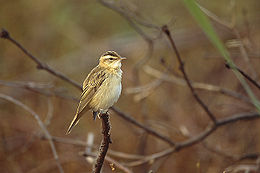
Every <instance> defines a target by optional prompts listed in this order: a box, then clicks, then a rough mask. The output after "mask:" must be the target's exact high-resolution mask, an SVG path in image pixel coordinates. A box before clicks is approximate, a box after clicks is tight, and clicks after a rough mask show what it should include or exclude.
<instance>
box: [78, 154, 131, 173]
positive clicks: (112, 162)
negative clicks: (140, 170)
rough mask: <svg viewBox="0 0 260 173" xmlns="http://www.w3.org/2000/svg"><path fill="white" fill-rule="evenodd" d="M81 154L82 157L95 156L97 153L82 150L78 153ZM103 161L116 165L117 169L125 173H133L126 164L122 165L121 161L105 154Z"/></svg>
mask: <svg viewBox="0 0 260 173" xmlns="http://www.w3.org/2000/svg"><path fill="white" fill-rule="evenodd" d="M80 154H81V155H82V156H84V157H86V158H87V157H89V156H90V157H96V156H97V155H96V154H94V153H92V152H83V153H80ZM105 161H107V162H109V163H111V164H113V165H114V166H116V167H117V168H118V169H120V170H122V171H124V172H125V173H133V172H132V171H131V170H130V169H129V168H127V167H126V166H124V165H122V164H121V163H119V162H118V161H116V160H115V159H112V158H111V157H109V156H106V157H105Z"/></svg>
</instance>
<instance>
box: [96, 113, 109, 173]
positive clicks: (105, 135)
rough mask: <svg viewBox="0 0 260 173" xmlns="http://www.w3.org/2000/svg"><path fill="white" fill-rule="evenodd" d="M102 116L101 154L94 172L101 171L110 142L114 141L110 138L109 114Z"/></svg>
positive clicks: (98, 172)
mask: <svg viewBox="0 0 260 173" xmlns="http://www.w3.org/2000/svg"><path fill="white" fill-rule="evenodd" d="M100 118H101V120H102V134H103V140H102V143H101V145H100V148H99V154H98V157H97V160H96V163H95V165H94V168H93V173H100V171H101V168H102V165H103V162H104V160H105V157H106V154H107V150H108V148H109V144H110V143H112V141H111V139H110V132H109V131H110V122H109V115H108V114H107V113H105V114H102V115H101V116H100Z"/></svg>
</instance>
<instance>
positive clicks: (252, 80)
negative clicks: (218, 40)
mask: <svg viewBox="0 0 260 173" xmlns="http://www.w3.org/2000/svg"><path fill="white" fill-rule="evenodd" d="M226 67H227V68H228V69H230V67H229V65H228V64H226ZM236 69H237V71H239V73H240V74H241V75H243V76H244V77H245V78H246V79H247V80H248V81H249V82H251V83H252V84H253V85H254V86H256V87H257V88H258V89H259V90H260V84H259V83H257V81H255V80H254V79H252V78H251V77H250V76H249V75H248V74H246V73H245V72H244V71H243V70H241V69H240V68H238V67H236Z"/></svg>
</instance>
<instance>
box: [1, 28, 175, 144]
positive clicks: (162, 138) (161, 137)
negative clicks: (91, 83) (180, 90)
mask: <svg viewBox="0 0 260 173" xmlns="http://www.w3.org/2000/svg"><path fill="white" fill-rule="evenodd" d="M0 37H1V38H7V39H8V38H10V36H9V33H8V32H7V31H6V30H3V31H2V32H1V33H0ZM12 40H13V41H11V42H12V43H13V44H15V45H16V46H18V45H19V46H18V47H19V48H20V47H21V49H22V50H24V51H23V52H24V53H25V54H26V55H28V54H27V52H28V51H27V50H26V49H25V48H23V46H22V45H20V44H19V43H18V42H17V41H16V40H14V39H13V38H12ZM28 56H29V57H30V56H32V57H33V58H34V59H36V62H39V63H40V64H43V63H42V62H41V61H40V60H39V59H38V58H36V57H35V56H33V55H31V54H29V55H28ZM31 59H32V58H31ZM43 70H46V71H47V72H49V73H51V74H53V75H54V76H56V77H58V78H60V79H62V80H64V81H66V82H68V83H70V84H71V85H73V86H74V87H76V88H78V89H80V90H81V86H80V84H78V83H76V84H75V83H74V82H71V81H73V80H71V79H69V78H68V77H65V76H64V75H63V77H62V76H60V75H55V74H56V71H55V70H54V69H52V68H50V67H48V69H46V68H43ZM41 94H42V93H41ZM112 110H114V111H115V112H116V113H118V115H119V116H121V117H122V118H123V119H125V120H127V121H129V122H130V123H132V124H134V125H136V126H138V127H139V128H142V129H144V130H145V131H146V132H148V133H149V134H151V135H153V136H155V137H157V138H159V139H161V140H164V141H166V142H167V143H169V144H171V145H174V142H173V141H171V140H170V139H168V138H166V137H164V136H163V135H160V134H159V133H157V132H156V131H155V130H152V129H150V128H148V127H145V126H144V125H143V124H141V123H139V122H137V121H136V120H134V119H133V118H132V117H130V116H128V115H127V114H125V113H123V112H122V111H119V110H118V109H117V108H116V107H112Z"/></svg>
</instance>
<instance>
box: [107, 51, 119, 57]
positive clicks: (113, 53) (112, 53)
mask: <svg viewBox="0 0 260 173" xmlns="http://www.w3.org/2000/svg"><path fill="white" fill-rule="evenodd" d="M107 55H110V56H114V57H119V55H118V54H117V53H116V52H114V51H107V52H106V53H105V54H104V55H103V56H107Z"/></svg>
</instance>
